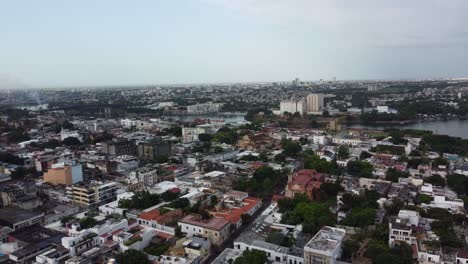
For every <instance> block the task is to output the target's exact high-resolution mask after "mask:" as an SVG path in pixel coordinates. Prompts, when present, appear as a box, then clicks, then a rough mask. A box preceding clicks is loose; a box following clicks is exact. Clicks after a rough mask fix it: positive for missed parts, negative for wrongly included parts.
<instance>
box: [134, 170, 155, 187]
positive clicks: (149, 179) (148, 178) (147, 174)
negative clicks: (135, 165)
mask: <svg viewBox="0 0 468 264" xmlns="http://www.w3.org/2000/svg"><path fill="white" fill-rule="evenodd" d="M127 182H128V183H139V182H142V183H143V184H144V185H145V186H153V185H154V184H156V183H158V170H157V168H156V167H152V166H145V167H143V168H139V169H136V170H134V171H132V172H130V173H129V175H128V178H127Z"/></svg>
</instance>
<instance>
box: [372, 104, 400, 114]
mask: <svg viewBox="0 0 468 264" xmlns="http://www.w3.org/2000/svg"><path fill="white" fill-rule="evenodd" d="M376 110H377V112H379V113H385V114H398V111H397V110H395V109H393V108H390V107H388V106H387V105H379V106H377V107H376Z"/></svg>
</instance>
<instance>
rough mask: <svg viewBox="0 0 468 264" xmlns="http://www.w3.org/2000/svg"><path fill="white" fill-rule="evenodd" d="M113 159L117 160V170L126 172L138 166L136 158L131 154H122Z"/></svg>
mask: <svg viewBox="0 0 468 264" xmlns="http://www.w3.org/2000/svg"><path fill="white" fill-rule="evenodd" d="M113 161H114V162H117V171H118V172H122V173H127V172H130V171H131V170H134V169H136V168H138V159H137V158H135V157H133V156H129V155H122V156H118V157H116V158H115V159H114V160H113Z"/></svg>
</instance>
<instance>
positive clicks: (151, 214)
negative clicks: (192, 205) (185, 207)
mask: <svg viewBox="0 0 468 264" xmlns="http://www.w3.org/2000/svg"><path fill="white" fill-rule="evenodd" d="M183 215H184V212H183V211H182V209H175V210H172V211H169V212H166V213H161V211H160V210H158V209H153V210H150V211H146V212H143V213H141V214H140V215H138V219H137V220H138V224H140V225H144V226H147V227H152V228H155V229H157V230H160V231H164V232H167V233H170V234H172V235H174V234H175V229H174V228H172V227H169V226H168V225H171V224H175V223H176V222H177V221H178V220H179V219H181V218H182V216H183Z"/></svg>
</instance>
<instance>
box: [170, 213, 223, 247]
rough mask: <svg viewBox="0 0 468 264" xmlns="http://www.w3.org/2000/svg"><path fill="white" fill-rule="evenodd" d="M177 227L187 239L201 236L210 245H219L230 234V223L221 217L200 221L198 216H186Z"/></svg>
mask: <svg viewBox="0 0 468 264" xmlns="http://www.w3.org/2000/svg"><path fill="white" fill-rule="evenodd" d="M178 225H179V226H180V228H181V231H182V232H184V233H186V234H187V237H193V236H201V237H206V238H208V239H209V240H210V241H211V243H213V244H216V245H220V244H222V243H223V242H224V241H225V240H226V239H227V238H228V237H229V234H230V222H229V221H228V220H226V219H224V218H221V217H212V218H210V219H207V220H205V219H202V218H201V216H199V215H193V214H191V215H187V216H186V217H184V218H182V219H181V220H180V221H179V223H178Z"/></svg>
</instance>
